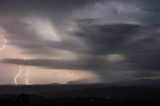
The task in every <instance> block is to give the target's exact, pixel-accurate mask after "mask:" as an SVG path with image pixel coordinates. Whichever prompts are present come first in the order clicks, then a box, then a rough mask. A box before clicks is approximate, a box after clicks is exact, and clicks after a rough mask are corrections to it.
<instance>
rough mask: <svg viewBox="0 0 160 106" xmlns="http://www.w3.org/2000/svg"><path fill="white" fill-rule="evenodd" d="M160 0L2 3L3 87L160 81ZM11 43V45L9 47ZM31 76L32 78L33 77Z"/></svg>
mask: <svg viewBox="0 0 160 106" xmlns="http://www.w3.org/2000/svg"><path fill="white" fill-rule="evenodd" d="M159 5H160V1H159V0H1V1H0V47H1V48H0V59H1V63H0V84H14V83H15V82H14V80H15V76H16V75H17V74H18V72H19V70H20V66H21V67H22V73H21V75H20V76H19V77H18V78H17V82H18V83H19V84H22V83H23V84H25V83H26V78H27V73H28V80H29V83H30V84H39V83H68V82H75V83H97V82H114V81H123V80H132V79H143V78H145V79H146V78H151V79H157V78H160V65H159V63H160V43H159V42H160V7H159ZM5 39H6V43H5ZM27 71H28V72H27Z"/></svg>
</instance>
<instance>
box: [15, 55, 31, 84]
mask: <svg viewBox="0 0 160 106" xmlns="http://www.w3.org/2000/svg"><path fill="white" fill-rule="evenodd" d="M24 61H26V58H24ZM21 74H22V66H21V65H20V66H19V71H18V73H17V74H16V76H15V78H14V83H15V84H16V85H17V84H18V82H17V79H18V77H19V76H20V75H21ZM25 84H26V85H29V84H30V83H29V71H28V66H27V67H26V79H25Z"/></svg>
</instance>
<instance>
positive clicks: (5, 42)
mask: <svg viewBox="0 0 160 106" xmlns="http://www.w3.org/2000/svg"><path fill="white" fill-rule="evenodd" d="M6 44H7V39H4V44H3V46H2V47H1V48H0V51H2V50H4V49H5V48H6Z"/></svg>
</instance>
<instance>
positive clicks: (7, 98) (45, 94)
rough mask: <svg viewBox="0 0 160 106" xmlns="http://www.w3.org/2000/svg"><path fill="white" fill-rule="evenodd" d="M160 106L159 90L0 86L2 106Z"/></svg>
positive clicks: (102, 85)
mask: <svg viewBox="0 0 160 106" xmlns="http://www.w3.org/2000/svg"><path fill="white" fill-rule="evenodd" d="M121 105H122V106H136V105H141V106H148V105H150V106H160V89H159V87H131V86H130V87H126V86H108V85H105V84H92V85H59V84H51V85H32V86H25V85H20V86H14V85H5V86H0V106H121Z"/></svg>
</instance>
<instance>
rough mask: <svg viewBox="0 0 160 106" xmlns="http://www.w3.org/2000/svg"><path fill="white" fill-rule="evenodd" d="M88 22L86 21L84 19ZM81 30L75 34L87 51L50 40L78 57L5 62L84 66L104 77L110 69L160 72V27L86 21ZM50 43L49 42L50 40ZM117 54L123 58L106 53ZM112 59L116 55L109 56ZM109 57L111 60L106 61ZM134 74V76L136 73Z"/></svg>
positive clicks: (63, 67) (68, 43)
mask: <svg viewBox="0 0 160 106" xmlns="http://www.w3.org/2000/svg"><path fill="white" fill-rule="evenodd" d="M84 21H86V20H84ZM77 26H78V28H79V30H76V31H75V32H74V33H72V36H73V37H76V38H77V39H79V40H81V41H84V44H85V45H87V46H88V47H89V49H88V50H85V47H84V49H83V48H80V49H76V48H78V47H79V45H78V44H76V42H75V43H73V42H69V41H68V42H67V41H65V42H61V43H53V44H52V43H51V45H52V46H54V47H53V48H52V49H53V50H54V48H59V49H64V50H69V51H72V52H74V53H76V54H79V56H80V59H78V60H71V61H70V60H63V59H62V60H51V59H49V60H48V59H35V60H34V59H33V60H28V61H27V62H25V61H24V60H21V59H5V60H3V62H4V63H11V64H22V65H33V66H41V67H47V68H53V69H57V68H58V69H84V70H88V71H92V72H95V73H97V74H99V75H100V76H101V77H102V78H105V77H106V73H108V72H110V71H123V72H127V71H134V72H135V73H140V74H137V75H136V77H137V76H141V77H144V76H146V77H149V76H150V77H151V76H153V74H152V71H153V72H154V71H157V72H159V70H160V67H159V62H160V58H159V57H160V55H159V54H160V47H159V46H160V45H159V40H160V38H159V36H158V35H159V33H160V32H159V27H158V26H142V25H133V24H111V25H101V24H97V23H94V22H93V23H89V24H88V22H85V23H83V24H77ZM49 44H50V43H49ZM114 54H118V55H120V56H122V60H120V61H119V60H118V61H117V60H116V58H117V57H115V60H113V61H112V60H109V59H108V58H106V56H111V55H114ZM110 58H113V57H110ZM107 59H108V60H107ZM133 76H134V75H133Z"/></svg>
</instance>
